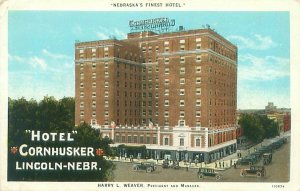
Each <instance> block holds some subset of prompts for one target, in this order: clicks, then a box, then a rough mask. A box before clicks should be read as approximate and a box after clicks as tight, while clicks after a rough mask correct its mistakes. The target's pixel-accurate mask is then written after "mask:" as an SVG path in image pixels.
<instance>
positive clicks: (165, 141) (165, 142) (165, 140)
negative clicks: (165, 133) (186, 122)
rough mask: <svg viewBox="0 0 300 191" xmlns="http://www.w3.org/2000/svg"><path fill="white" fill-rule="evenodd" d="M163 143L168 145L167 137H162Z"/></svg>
mask: <svg viewBox="0 0 300 191" xmlns="http://www.w3.org/2000/svg"><path fill="white" fill-rule="evenodd" d="M164 145H169V138H168V137H165V138H164Z"/></svg>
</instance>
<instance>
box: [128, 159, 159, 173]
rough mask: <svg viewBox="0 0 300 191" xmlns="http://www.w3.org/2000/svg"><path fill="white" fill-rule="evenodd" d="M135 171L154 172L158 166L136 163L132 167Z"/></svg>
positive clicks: (152, 163)
mask: <svg viewBox="0 0 300 191" xmlns="http://www.w3.org/2000/svg"><path fill="white" fill-rule="evenodd" d="M132 169H133V170H134V171H139V170H145V171H146V172H148V173H149V172H153V171H155V169H156V165H155V163H154V162H141V163H136V164H134V165H133V166H132Z"/></svg>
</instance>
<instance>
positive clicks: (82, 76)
mask: <svg viewBox="0 0 300 191" xmlns="http://www.w3.org/2000/svg"><path fill="white" fill-rule="evenodd" d="M83 78H84V74H83V72H81V73H80V79H81V80H83Z"/></svg>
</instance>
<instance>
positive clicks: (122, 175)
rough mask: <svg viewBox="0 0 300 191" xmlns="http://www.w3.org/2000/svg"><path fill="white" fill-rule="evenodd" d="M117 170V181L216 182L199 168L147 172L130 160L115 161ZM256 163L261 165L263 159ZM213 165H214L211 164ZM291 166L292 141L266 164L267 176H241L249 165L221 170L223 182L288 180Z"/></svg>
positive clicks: (115, 172) (157, 169)
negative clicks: (133, 166) (133, 168)
mask: <svg viewBox="0 0 300 191" xmlns="http://www.w3.org/2000/svg"><path fill="white" fill-rule="evenodd" d="M114 163H115V164H116V170H115V171H114V181H115V182H216V181H217V180H216V179H215V178H213V177H205V178H204V179H202V180H199V179H198V176H197V172H198V168H196V167H193V168H189V169H188V171H187V169H186V168H183V167H181V168H180V169H177V170H176V169H172V168H169V169H163V168H162V167H161V166H157V168H156V170H155V171H154V172H151V173H146V171H145V170H141V171H137V172H135V171H133V170H132V165H133V163H130V162H114ZM256 165H261V161H260V162H259V163H257V164H256ZM210 166H212V165H210ZM289 167H290V141H288V142H287V143H286V144H284V145H283V146H282V147H281V148H279V149H278V150H276V151H275V152H274V153H273V161H272V163H271V164H269V165H266V166H265V168H266V176H265V177H262V178H257V177H256V176H247V177H241V176H240V170H241V168H249V166H238V168H237V169H234V168H233V167H231V168H229V169H226V170H220V171H219V172H220V174H222V179H221V180H219V181H221V182H288V181H289Z"/></svg>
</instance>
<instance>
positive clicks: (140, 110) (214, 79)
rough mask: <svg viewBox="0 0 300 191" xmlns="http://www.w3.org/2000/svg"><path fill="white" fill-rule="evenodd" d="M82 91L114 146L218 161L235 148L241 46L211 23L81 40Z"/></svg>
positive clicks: (87, 115)
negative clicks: (194, 26) (162, 31)
mask: <svg viewBox="0 0 300 191" xmlns="http://www.w3.org/2000/svg"><path fill="white" fill-rule="evenodd" d="M75 99H76V106H75V118H76V119H75V120H76V122H75V123H76V125H78V124H80V123H82V122H84V121H85V122H87V123H90V124H91V125H92V126H93V127H95V128H99V129H100V131H101V133H102V136H104V137H105V136H107V137H109V138H111V139H112V140H113V141H114V144H113V145H114V146H118V145H121V144H125V145H135V146H141V145H145V146H146V149H147V155H148V156H149V157H151V158H154V159H157V158H160V159H162V158H169V159H171V160H195V159H199V160H200V161H207V162H212V161H215V160H218V159H219V158H222V157H224V156H226V155H229V154H231V153H233V152H235V151H236V131H237V122H236V107H237V105H236V103H237V101H236V100H237V47H236V46H235V45H233V44H232V43H230V42H229V41H228V40H226V39H225V38H223V37H222V36H221V35H219V34H218V33H216V32H215V31H214V30H212V29H211V28H209V27H207V28H203V29H196V30H185V29H183V28H182V27H180V28H179V29H178V30H176V31H175V32H164V33H155V32H152V31H140V32H131V33H129V34H128V35H127V39H124V40H116V39H107V40H99V41H91V42H78V43H76V44H75ZM120 154H121V155H122V156H126V151H120ZM134 157H137V156H134Z"/></svg>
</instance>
